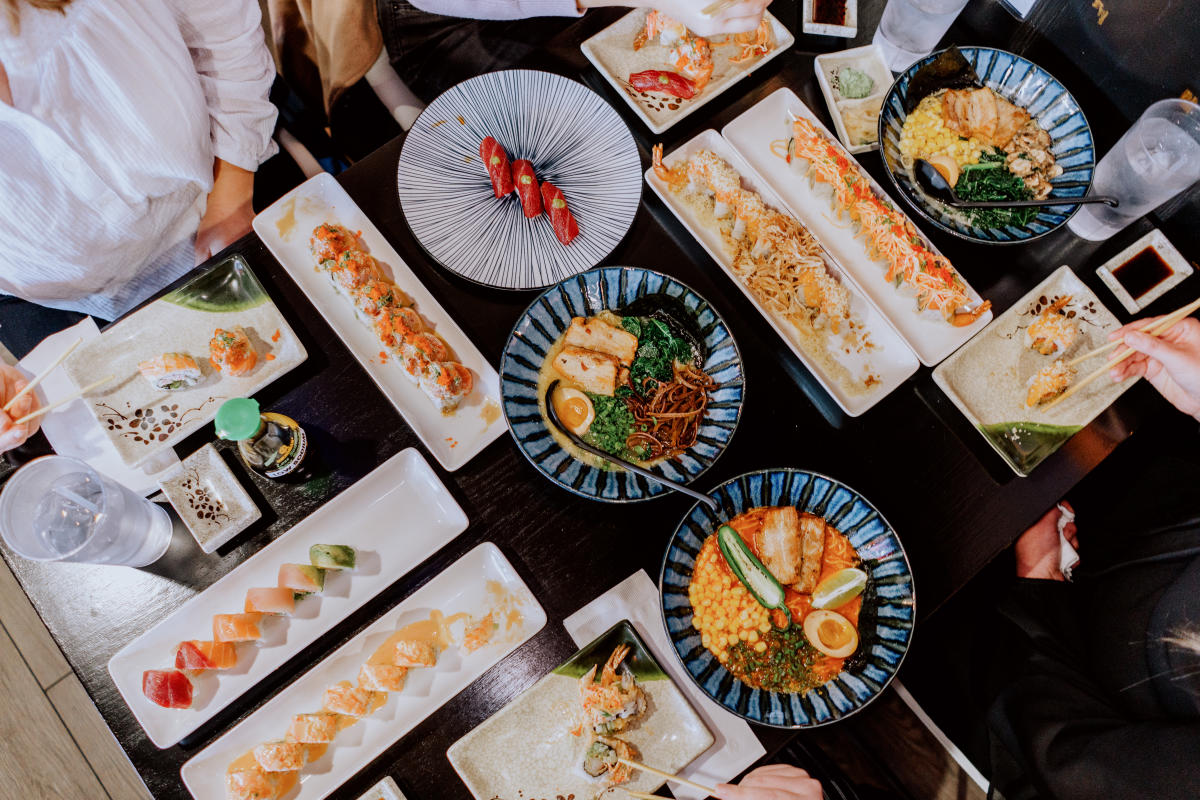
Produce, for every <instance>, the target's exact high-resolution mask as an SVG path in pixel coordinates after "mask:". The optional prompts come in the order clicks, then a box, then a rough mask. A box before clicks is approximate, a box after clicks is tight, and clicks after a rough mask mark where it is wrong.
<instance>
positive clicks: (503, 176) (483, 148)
mask: <svg viewBox="0 0 1200 800" xmlns="http://www.w3.org/2000/svg"><path fill="white" fill-rule="evenodd" d="M479 157H480V158H482V159H483V165H484V166H485V167H486V168H487V171H488V177H489V178H491V179H492V192H493V193H494V194H495V195H496V197H504V196H506V195H509V194H511V193H512V190H513V176H512V165H511V164H510V163H509V161H508V153H506V152H504V148H503V147H501V146H500V143H499V142H497V141H496V140H495V139H493V138H492V137H491V136H489V137H487V138H486V139H484V140H483V141H482V142H480V143H479Z"/></svg>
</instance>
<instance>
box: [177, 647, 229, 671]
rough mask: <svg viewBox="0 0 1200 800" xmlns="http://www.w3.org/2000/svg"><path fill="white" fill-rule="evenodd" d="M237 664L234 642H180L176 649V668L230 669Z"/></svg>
mask: <svg viewBox="0 0 1200 800" xmlns="http://www.w3.org/2000/svg"><path fill="white" fill-rule="evenodd" d="M236 664H237V648H236V647H235V646H234V645H233V643H232V642H199V641H190V642H180V643H179V647H177V648H176V649H175V669H187V670H193V671H198V670H202V669H229V668H230V667H233V666H235V665H236Z"/></svg>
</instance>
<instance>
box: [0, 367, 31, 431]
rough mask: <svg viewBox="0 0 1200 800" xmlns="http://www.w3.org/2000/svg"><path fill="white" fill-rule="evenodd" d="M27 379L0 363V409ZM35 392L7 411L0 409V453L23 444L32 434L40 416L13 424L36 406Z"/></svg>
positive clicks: (20, 388) (26, 382)
mask: <svg viewBox="0 0 1200 800" xmlns="http://www.w3.org/2000/svg"><path fill="white" fill-rule="evenodd" d="M28 383H29V381H27V380H25V376H24V375H22V374H21V373H20V372H18V371H17V369H16V368H15V367H10V366H8V365H7V364H0V409H2V408H3V407H4V406H5V405H7V404H8V401H9V400H11V399H12V398H13V396H14V395H16V394H17V393H18V392H19V391H21V390H22V389H24V388H25V386H26V385H27V384H28ZM35 394H36V393H35V392H30V393H29V394H27V395H25V396H24V397H22V398H21V399H20V400H18V401H17V402H16V404H15V405H13V407H12V408H10V409H9V410H8V411H7V412H5V411H0V453H3V452H4V451H5V450H12V449H13V448H14V447H20V446H21V445H23V444H25V440H26V439H28V438H29V437H30V436H32V435H33V434H34V432H35V431H36V430H37V429H38V425H39V424H40V423H41V417H38V418H37V419H32V420H30V421H29V422H26V423H24V424H23V425H14V424H13V423H15V422H16V421H17V420H19V419H20V418H21V417H23V416H25V415H26V414H28V413H30V412H31V411H36V410H37V407H38V401H37V397H36V396H35Z"/></svg>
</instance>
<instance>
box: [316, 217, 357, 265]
mask: <svg viewBox="0 0 1200 800" xmlns="http://www.w3.org/2000/svg"><path fill="white" fill-rule="evenodd" d="M357 247H358V236H357V235H355V234H354V233H353V232H352V231H351V230H350V229H348V228H346V227H344V226H342V225H338V224H336V223H333V222H323V223H321V224H320V225H318V226H317V227H315V228H313V232H312V238H311V239H309V240H308V249H309V250H310V251H311V252H312V254H313V256H314V257H315V258H316V259H317V263H321V262H322V261H335V262H336V261H337V259H338V256H340V255H341V254H342V253H344V252H346V251H347V250H353V249H355V248H357Z"/></svg>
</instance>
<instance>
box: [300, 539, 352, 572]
mask: <svg viewBox="0 0 1200 800" xmlns="http://www.w3.org/2000/svg"><path fill="white" fill-rule="evenodd" d="M308 558H309V560H310V561H312V563H313V566H314V567H320V568H321V569H354V561H355V553H354V548H353V547H347V546H346V545H344V544H314V545H313V546H312V547H310V548H308Z"/></svg>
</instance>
